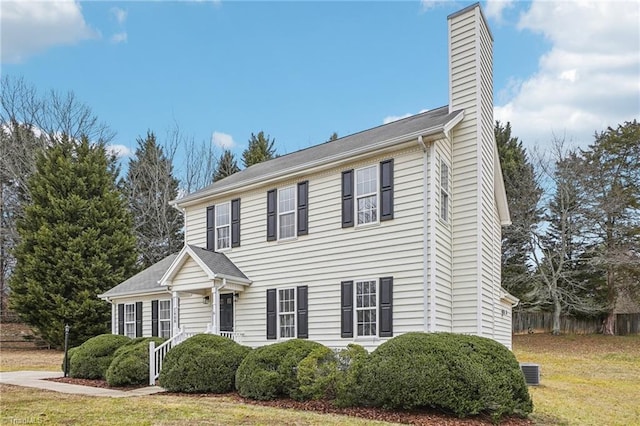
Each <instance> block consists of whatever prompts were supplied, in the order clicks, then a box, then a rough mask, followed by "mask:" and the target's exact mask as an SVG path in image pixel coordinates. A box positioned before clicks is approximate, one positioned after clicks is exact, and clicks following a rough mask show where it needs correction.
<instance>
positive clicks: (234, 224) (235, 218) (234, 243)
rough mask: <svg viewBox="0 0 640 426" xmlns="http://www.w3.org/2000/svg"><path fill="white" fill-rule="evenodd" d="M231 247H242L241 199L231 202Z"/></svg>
mask: <svg viewBox="0 0 640 426" xmlns="http://www.w3.org/2000/svg"><path fill="white" fill-rule="evenodd" d="M231 247H240V198H236V199H235V200H231Z"/></svg>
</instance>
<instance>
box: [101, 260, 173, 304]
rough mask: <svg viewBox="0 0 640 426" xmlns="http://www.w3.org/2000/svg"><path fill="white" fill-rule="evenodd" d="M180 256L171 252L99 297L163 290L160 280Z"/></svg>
mask: <svg viewBox="0 0 640 426" xmlns="http://www.w3.org/2000/svg"><path fill="white" fill-rule="evenodd" d="M176 257H178V253H174V254H170V255H169V256H167V257H165V258H164V259H162V260H161V261H159V262H157V263H154V264H153V265H151V266H149V267H148V268H147V269H145V270H144V271H142V272H138V273H137V274H136V275H134V276H132V277H131V278H129V279H128V280H126V281H123V282H121V283H120V284H118V285H117V286H115V287H113V288H112V289H111V290H109V291H107V292H105V293H103V294H101V295H99V297H102V298H105V297H114V296H125V295H128V294H138V293H154V292H159V291H163V290H165V289H166V287H162V286H161V285H160V284H159V283H158V281H160V278H162V276H163V275H164V273H165V272H167V269H169V266H171V263H173V261H174V260H175V258H176Z"/></svg>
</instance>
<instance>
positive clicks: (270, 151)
mask: <svg viewBox="0 0 640 426" xmlns="http://www.w3.org/2000/svg"><path fill="white" fill-rule="evenodd" d="M275 142H276V140H275V139H273V140H271V136H266V137H265V136H264V132H262V131H261V132H260V133H258V136H256V135H254V134H253V133H251V138H249V146H248V147H247V149H245V150H244V151H243V152H242V162H243V164H244V166H245V167H249V166H252V165H254V164H258V163H262V162H263V161H267V160H271V159H272V158H275V157H276V149H275V148H274V146H273V145H274V144H275Z"/></svg>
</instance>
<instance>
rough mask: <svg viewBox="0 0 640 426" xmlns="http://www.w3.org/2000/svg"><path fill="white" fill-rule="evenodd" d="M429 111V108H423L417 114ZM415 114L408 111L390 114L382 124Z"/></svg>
mask: <svg viewBox="0 0 640 426" xmlns="http://www.w3.org/2000/svg"><path fill="white" fill-rule="evenodd" d="M427 111H429V110H428V109H421V110H420V111H418V112H417V113H415V114H422V113H423V112H427ZM415 114H414V113H410V112H408V113H406V114H404V115H388V116H386V117H385V118H384V119H383V120H382V124H389V123H392V122H394V121H398V120H402V119H403V118H407V117H411V116H412V115H415Z"/></svg>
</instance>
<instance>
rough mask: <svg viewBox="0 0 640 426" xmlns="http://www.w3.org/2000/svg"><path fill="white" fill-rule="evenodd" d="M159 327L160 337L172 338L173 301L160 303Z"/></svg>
mask: <svg viewBox="0 0 640 426" xmlns="http://www.w3.org/2000/svg"><path fill="white" fill-rule="evenodd" d="M158 325H159V334H160V337H163V338H165V339H168V338H170V337H171V300H160V301H158Z"/></svg>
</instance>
